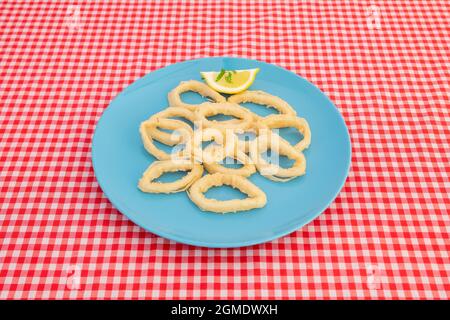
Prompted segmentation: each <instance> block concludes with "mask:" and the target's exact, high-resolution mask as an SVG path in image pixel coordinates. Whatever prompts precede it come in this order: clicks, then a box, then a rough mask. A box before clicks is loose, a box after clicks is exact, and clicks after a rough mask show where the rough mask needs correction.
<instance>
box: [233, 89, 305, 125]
mask: <svg viewBox="0 0 450 320" xmlns="http://www.w3.org/2000/svg"><path fill="white" fill-rule="evenodd" d="M228 102H232V103H245V102H251V103H256V104H260V105H264V106H267V107H268V108H274V109H276V110H277V111H278V112H279V113H281V114H289V115H293V116H295V115H297V112H296V111H295V110H294V108H292V107H291V105H290V104H289V103H287V102H286V101H284V100H283V99H281V98H280V97H277V96H273V95H271V94H268V93H266V92H264V91H251V90H247V91H244V92H242V93H238V94H235V95H232V96H231V97H229V98H228ZM254 118H255V120H259V119H261V118H262V117H261V116H259V115H257V114H254Z"/></svg>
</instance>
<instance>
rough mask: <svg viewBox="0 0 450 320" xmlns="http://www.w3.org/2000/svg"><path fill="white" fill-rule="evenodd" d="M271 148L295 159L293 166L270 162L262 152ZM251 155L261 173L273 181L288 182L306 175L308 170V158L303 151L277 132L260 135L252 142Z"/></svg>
mask: <svg viewBox="0 0 450 320" xmlns="http://www.w3.org/2000/svg"><path fill="white" fill-rule="evenodd" d="M269 149H271V150H274V151H275V152H277V153H278V154H279V155H284V156H286V157H288V158H289V159H291V160H294V161H295V162H294V164H293V166H292V167H290V168H282V167H280V166H278V165H275V164H271V163H268V162H267V161H266V160H265V159H264V158H263V157H262V156H261V154H262V153H264V152H266V151H267V150H269ZM250 156H251V158H252V160H253V162H254V163H255V165H256V168H257V169H258V171H259V173H260V174H261V175H262V176H264V177H266V178H268V179H270V180H273V181H281V182H286V181H289V180H291V179H294V178H296V177H298V176H301V175H304V174H305V171H306V159H305V156H304V155H303V153H302V152H298V151H297V150H295V149H294V147H293V146H291V145H290V144H289V143H288V142H287V141H286V140H284V139H280V137H279V136H278V135H276V134H264V135H260V136H259V137H258V139H257V140H256V141H255V142H254V143H251V144H250Z"/></svg>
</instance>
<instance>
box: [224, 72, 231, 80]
mask: <svg viewBox="0 0 450 320" xmlns="http://www.w3.org/2000/svg"><path fill="white" fill-rule="evenodd" d="M231 77H232V73H231V72H230V71H228V72H227V75H226V76H225V81H226V82H228V83H231V82H232V80H231Z"/></svg>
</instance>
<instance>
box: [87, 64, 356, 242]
mask: <svg viewBox="0 0 450 320" xmlns="http://www.w3.org/2000/svg"><path fill="white" fill-rule="evenodd" d="M205 59H213V60H223V59H237V60H245V61H252V62H253V63H258V64H263V65H266V66H269V67H271V68H276V69H278V70H279V71H282V72H288V73H290V74H291V75H294V76H295V77H298V78H300V79H301V80H302V81H305V82H307V83H308V84H309V85H311V86H312V87H313V88H314V89H315V90H318V91H319V92H320V94H321V95H322V96H323V97H325V99H326V100H327V101H328V103H329V104H331V106H332V107H333V108H332V110H333V112H334V113H335V114H337V116H338V120H339V122H341V124H342V125H343V126H344V128H345V136H346V138H347V139H346V141H345V142H346V144H347V147H348V154H347V157H348V161H347V163H346V168H345V175H344V178H343V179H342V181H341V182H340V185H339V187H338V188H337V191H336V192H335V194H334V195H333V196H332V197H330V200H329V201H328V202H327V203H326V204H325V205H323V206H321V207H320V208H319V209H317V213H315V214H312V215H311V217H310V218H309V219H306V220H304V221H303V222H302V223H293V224H292V225H291V226H290V227H287V228H286V229H285V230H283V231H281V232H276V233H274V234H273V235H271V236H262V237H259V238H255V239H253V240H246V241H237V242H214V243H211V242H209V241H202V240H193V239H189V238H184V237H182V236H180V235H177V234H172V233H168V232H165V231H163V230H155V229H154V228H152V227H151V226H150V227H148V226H143V225H142V224H140V223H138V222H137V221H136V220H135V219H133V218H132V217H130V215H128V214H126V213H125V212H126V210H122V206H121V204H120V203H118V202H117V201H113V200H111V198H110V196H109V192H107V191H105V188H104V187H103V185H102V183H101V182H100V181H99V179H98V175H97V172H98V170H97V165H96V160H95V159H96V157H95V156H94V154H95V148H94V145H95V140H96V136H97V131H98V128H99V126H100V124H101V122H102V121H104V115H105V114H106V113H108V110H111V108H110V106H111V105H112V104H113V103H114V102H115V101H116V100H117V99H118V98H120V97H121V96H122V95H123V94H124V93H125V94H126V93H129V91H127V89H128V88H130V87H131V86H133V85H134V84H135V83H136V82H138V81H143V80H144V79H145V78H147V77H150V76H151V75H152V74H154V72H158V71H161V70H164V69H166V68H169V67H174V66H177V65H181V64H187V63H192V62H195V61H200V60H205ZM90 149H91V162H92V167H93V171H94V176H95V179H96V181H97V183H98V185H99V187H100V189H101V190H102V192H103V193H104V195H105V196H106V198H107V199H108V201H109V202H110V203H111V204H112V206H113V207H114V208H115V209H116V210H117V211H119V212H120V213H121V214H122V215H124V216H125V217H127V219H129V220H130V221H132V222H133V223H134V224H136V225H137V226H139V227H140V228H142V229H144V230H146V231H148V232H151V233H153V234H155V235H157V236H160V237H162V238H165V239H168V240H170V241H175V242H177V243H181V244H185V245H192V246H198V247H205V248H239V247H247V246H252V245H257V244H262V243H266V242H270V241H273V240H275V239H279V238H282V237H284V236H286V235H289V234H291V233H293V232H294V231H297V230H300V229H301V228H303V227H304V226H306V225H308V224H309V223H311V222H312V221H313V220H315V219H316V218H317V217H318V216H320V215H321V214H322V213H323V212H324V211H325V210H326V209H327V208H328V207H329V206H330V205H331V204H332V203H333V202H334V200H335V199H336V198H337V196H338V195H339V193H340V192H341V190H342V188H343V187H344V185H345V182H346V181H347V179H348V175H349V172H350V168H351V163H352V143H351V138H350V133H349V130H348V127H347V124H346V123H345V120H344V117H343V116H342V114H341V113H340V111H339V109H338V108H337V107H336V105H335V104H334V102H333V101H331V99H330V98H329V97H328V96H327V95H326V94H325V93H324V92H323V91H322V90H321V89H320V88H319V87H317V86H316V85H315V84H313V83H312V82H310V81H309V80H307V79H305V78H304V77H302V76H300V75H298V74H297V73H295V72H293V71H291V70H288V69H285V68H283V67H281V66H278V65H276V64H273V63H268V62H264V61H261V60H257V59H249V58H245V57H233V56H215V57H202V58H195V59H189V60H183V61H179V62H176V63H172V64H169V65H166V66H164V67H161V68H158V69H156V70H153V71H150V72H149V73H147V74H145V75H144V76H142V77H139V78H137V79H135V80H134V81H133V82H132V83H130V84H129V85H127V86H126V87H124V88H123V89H122V90H121V91H120V92H119V93H118V94H117V95H116V96H114V98H113V99H112V100H111V101H110V102H109V104H108V106H107V107H106V108H105V109H104V110H103V112H102V113H101V115H100V118H99V119H98V120H97V123H96V125H95V129H94V132H93V135H92V139H91V148H90Z"/></svg>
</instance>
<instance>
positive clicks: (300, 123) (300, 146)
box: [261, 114, 311, 151]
mask: <svg viewBox="0 0 450 320" xmlns="http://www.w3.org/2000/svg"><path fill="white" fill-rule="evenodd" d="M261 123H262V124H263V125H265V126H267V127H268V128H270V129H274V128H275V129H279V128H287V127H293V128H295V129H297V130H298V131H299V132H300V133H301V134H302V135H303V139H302V140H301V141H299V142H298V143H297V144H296V145H295V146H294V148H295V149H296V150H297V151H303V150H305V149H306V148H308V147H309V145H310V144H311V130H310V129H309V125H308V122H307V121H306V120H305V119H303V118H299V117H294V116H289V115H284V114H272V115H270V116H267V117H265V118H263V119H262V120H261Z"/></svg>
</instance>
